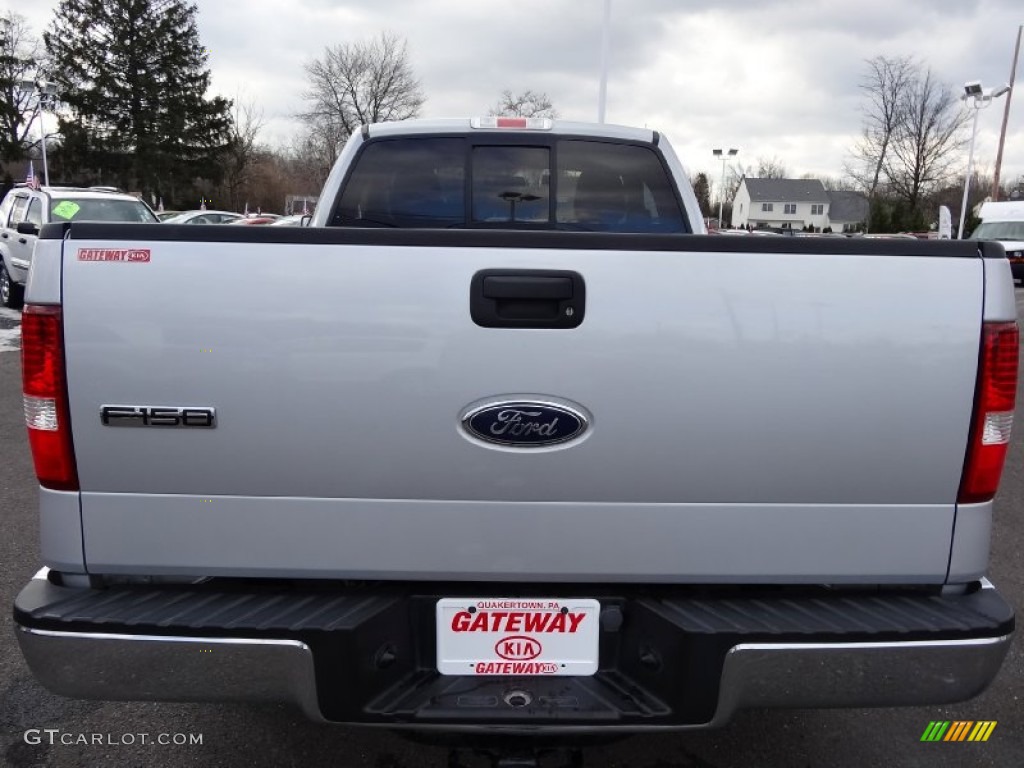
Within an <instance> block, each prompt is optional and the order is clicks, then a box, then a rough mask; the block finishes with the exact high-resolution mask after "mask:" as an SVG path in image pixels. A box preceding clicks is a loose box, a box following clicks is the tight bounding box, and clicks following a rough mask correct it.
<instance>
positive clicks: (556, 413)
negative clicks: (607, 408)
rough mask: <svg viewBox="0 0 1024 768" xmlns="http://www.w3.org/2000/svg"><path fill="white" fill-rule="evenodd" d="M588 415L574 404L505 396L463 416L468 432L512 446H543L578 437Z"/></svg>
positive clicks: (464, 426)
mask: <svg viewBox="0 0 1024 768" xmlns="http://www.w3.org/2000/svg"><path fill="white" fill-rule="evenodd" d="M588 425H589V424H588V421H587V417H586V416H584V415H583V413H582V412H580V411H578V410H576V409H575V408H570V407H568V406H565V405H559V404H558V403H551V402H542V401H537V400H505V401H498V402H490V403H487V404H486V405H482V406H479V407H476V408H473V409H472V410H470V411H469V412H468V413H466V414H465V415H464V416H463V417H462V427H463V429H465V430H466V432H468V433H469V434H470V435H472V436H473V437H475V438H477V439H478V440H483V441H485V442H488V443H496V444H498V445H506V446H510V447H514V448H542V447H544V446H546V445H554V444H556V443H564V442H566V441H569V440H573V439H575V438H577V437H580V436H581V435H582V434H583V433H584V432H586V430H587V427H588Z"/></svg>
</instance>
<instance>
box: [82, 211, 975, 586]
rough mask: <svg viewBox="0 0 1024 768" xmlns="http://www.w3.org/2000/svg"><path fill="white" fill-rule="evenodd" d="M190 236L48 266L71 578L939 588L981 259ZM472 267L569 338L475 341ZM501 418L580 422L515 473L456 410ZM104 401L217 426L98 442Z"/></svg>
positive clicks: (529, 453) (518, 462) (135, 432)
mask: <svg viewBox="0 0 1024 768" xmlns="http://www.w3.org/2000/svg"><path fill="white" fill-rule="evenodd" d="M108 229H110V228H108ZM147 229H152V228H147ZM210 229H211V228H207V227H192V228H189V235H187V237H188V238H189V239H188V240H182V239H178V240H171V239H166V240H165V239H163V238H162V237H161V238H159V239H154V240H152V241H145V242H139V241H138V240H133V241H131V242H121V243H116V244H115V245H116V246H117V247H127V248H131V249H138V250H145V251H149V252H150V255H149V258H148V260H138V261H134V262H131V261H92V260H82V259H80V258H79V253H80V251H81V250H82V249H89V248H101V249H102V248H111V247H112V246H111V242H110V240H109V239H99V238H98V237H96V239H70V240H68V241H66V242H65V245H64V266H63V269H64V274H63V306H64V322H65V338H66V348H67V370H68V374H67V375H68V380H69V391H70V398H71V402H70V406H71V415H72V426H73V438H74V444H75V447H76V457H77V462H78V472H79V477H80V481H81V488H82V497H81V498H82V523H83V530H84V537H85V556H86V560H87V563H88V566H89V568H90V570H93V571H95V572H107V573H118V572H132V573H137V572H146V573H152V574H203V575H214V574H236V575H266V576H324V577H327V576H331V577H348V578H363V577H381V578H416V579H448V578H451V579H480V580H488V579H497V578H503V579H504V578H515V579H520V580H570V579H573V580H624V579H626V580H637V581H639V580H646V581H705V582H706V581H743V582H751V581H755V582H757V581H759V582H776V583H783V582H813V581H819V580H821V579H822V578H825V577H827V578H828V580H829V581H831V582H869V581H870V582H875V583H879V582H885V581H891V582H904V583H910V582H939V581H942V580H943V578H944V577H945V572H946V568H947V564H948V561H949V554H950V541H951V534H952V526H953V521H954V514H955V505H956V495H957V488H958V484H959V480H960V475H961V469H962V466H963V462H964V453H965V449H966V443H967V435H968V429H969V424H970V419H971V407H972V403H973V400H974V388H975V375H976V368H977V359H978V344H979V332H980V324H981V318H982V302H983V263H982V260H981V259H978V258H973V259H972V258H952V257H950V258H935V257H927V256H921V255H899V254H891V253H890V254H888V255H861V254H857V253H842V252H840V253H836V252H833V253H817V252H815V251H814V250H813V248H812V247H811V246H809V245H807V244H806V243H817V242H824V241H806V243H805V242H802V241H797V242H795V243H794V244H793V246H792V249H791V252H783V249H781V248H779V247H778V246H776V247H774V250H776V251H779V252H776V253H766V252H763V251H757V250H755V249H756V248H757V246H758V245H759V243H757V242H750V241H756V240H760V238H749V239H744V241H743V242H737V244H736V246H735V249H732V250H722V249H721V246H716V248H717V250H716V251H715V252H711V249H709V247H708V244H709V243H710V241H712V240H714V238H706V237H699V236H694V237H677V238H675V239H674V242H675V243H676V245H674V246H672V247H673V248H677V249H678V250H663V249H662V246H658V247H648V246H646V245H645V243H651V244H653V243H655V242H662V241H663V240H664V238H645V237H643V236H640V237H632V236H623V237H620V238H618V239H617V240H613V242H615V243H618V244H620V245H618V246H617V247H614V248H611V247H604V248H601V249H594V248H592V247H591V246H590V245H589V243H588V244H587V245H586V247H573V242H574V241H573V239H572V238H571V237H567V238H559V239H558V240H557V244H558V247H501V245H500V244H499V243H498V241H497V240H496V239H495V238H494V237H488V236H486V235H484V236H479V233H477V236H472V233H451V236H450V242H449V241H444V240H442V239H439V238H434V239H433V240H431V241H427V240H424V241H422V242H417V241H416V239H415V237H412V236H409V237H406V238H405V240H402V238H401V237H399V236H398V233H385V232H378V233H377V234H380V235H381V238H380V239H381V240H382V241H384V242H382V243H379V244H369V243H366V242H360V240H366V239H367V238H366V233H365V232H364V233H362V234H361V235H360V236H359V237H349V236H346V235H345V234H344V233H339V232H327V233H316V237H315V238H314V237H307V238H306V239H305V240H302V239H301V235H302V233H297V234H295V235H291V234H289V235H288V236H287V237H286V236H283V235H281V236H276V237H277V239H279V240H281V239H287V238H291V240H292V241H291V242H259V241H257V240H256V239H255V236H253V235H245V236H238V237H237V240H238V241H234V242H233V241H231V240H232V238H235V237H236V236H234V235H228V234H226V233H224V232H223V231H219V232H218V234H217V237H216V240H218V241H219V242H215V241H214V238H213V237H212V236H211V235H210ZM99 231H100V230H98V229H90V228H89V227H84V228H82V230H81V232H83V234H85V235H86V236H87V237H88V236H89V233H90V232H99ZM139 231H140V230H139V229H138V228H129V232H128V233H125V234H124V235H123V237H125V238H127V237H132V236H133V235H134V236H137V233H138V232H139ZM307 234H309V235H312V234H313V233H307ZM409 234H410V233H404V235H405V236H408V235H409ZM413 234H415V233H413ZM467 234H469V235H471V236H469V237H463V235H467ZM493 234H501V233H487V235H493ZM504 234H507V233H504ZM518 234H523V235H529V233H518ZM72 235H74V231H73V232H72ZM93 236H94V237H95V235H93ZM584 237H585V236H584ZM631 237H632V239H630V238H631ZM204 238H208V239H204ZM388 238H390V240H391V241H392V242H390V243H389V242H387V240H388ZM507 239H508V240H509V241H510V242H512V243H515V242H518V240H519V238H511V237H510V238H507ZM242 240H245V241H244V242H243V241H242ZM588 240H589V239H588ZM737 240H738V239H737ZM405 241H408V242H405ZM402 242H405V244H400V243H402ZM523 242H524V243H525V242H526V239H525V238H523ZM581 242H582V241H581ZM606 242H607V239H606ZM430 243H433V244H430ZM846 250H849V249H846ZM911 253H913V251H911ZM491 268H502V269H510V270H531V269H557V270H572V271H575V272H577V273H579V275H581V276H582V278H583V280H584V281H585V283H586V315H585V320H584V321H583V323H582V324H581V325H580V326H579V327H577V328H574V329H565V330H554V329H522V328H484V327H480V326H478V325H476V324H475V323H474V322H473V320H472V319H471V317H470V311H469V295H470V283H471V281H472V278H473V276H474V274H476V273H477V272H478V271H480V270H483V269H491ZM506 397H507V398H508V399H514V398H523V399H529V398H534V399H536V398H551V399H554V400H556V401H559V402H566V403H569V404H572V405H574V406H578V407H580V408H581V409H582V410H583V411H584V412H585V413H586V414H588V415H589V416H590V418H591V420H592V423H591V427H590V429H589V431H588V432H587V433H586V435H585V436H584V437H583V438H582V439H580V440H578V441H575V442H571V443H567V444H565V445H563V446H555V447H550V448H544V449H533V450H515V449H508V448H500V447H493V446H487V445H485V444H482V443H480V442H477V441H474V440H473V439H471V438H470V437H468V436H467V435H466V433H465V432H464V431H463V430H462V429H461V426H460V417H461V416H462V415H463V414H464V413H465V411H466V409H467V407H468V406H470V405H471V404H473V403H476V402H481V401H484V400H486V399H488V398H498V399H501V398H506ZM105 404H132V405H148V406H196V407H212V408H215V409H216V419H217V422H216V427H215V428H214V429H173V428H112V427H110V426H104V425H103V424H102V423H101V419H100V408H101V406H102V405H105Z"/></svg>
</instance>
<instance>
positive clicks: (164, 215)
mask: <svg viewBox="0 0 1024 768" xmlns="http://www.w3.org/2000/svg"><path fill="white" fill-rule="evenodd" d="M180 213H181V211H157V212H156V217H157V218H158V219H160V221H167V220H168V219H169V218H171V217H172V216H177V215H179V214H180Z"/></svg>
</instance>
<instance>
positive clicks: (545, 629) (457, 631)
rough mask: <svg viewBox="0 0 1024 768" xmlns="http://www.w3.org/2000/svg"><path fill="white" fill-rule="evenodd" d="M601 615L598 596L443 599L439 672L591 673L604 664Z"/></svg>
mask: <svg viewBox="0 0 1024 768" xmlns="http://www.w3.org/2000/svg"><path fill="white" fill-rule="evenodd" d="M600 617H601V604H600V603H599V602H598V601H597V600H595V599H593V598H558V597H552V598H548V597H539V598H491V597H445V598H441V599H439V600H438V601H437V609H436V618H437V660H436V661H437V671H438V672H439V673H440V674H442V675H472V676H516V677H536V676H545V677H550V676H564V677H587V676H590V675H593V674H595V673H596V672H597V668H598V652H599V645H600V643H599V640H600Z"/></svg>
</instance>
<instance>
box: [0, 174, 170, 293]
mask: <svg viewBox="0 0 1024 768" xmlns="http://www.w3.org/2000/svg"><path fill="white" fill-rule="evenodd" d="M60 221H68V222H70V221H119V222H135V223H150V224H152V223H154V222H157V221H159V219H157V216H156V214H155V213H153V210H152V209H151V208H150V207H149V206H148V205H146V204H145V203H144V202H142V201H141V200H139V199H138V198H137V197H133V196H132V195H129V194H126V193H124V192H120V191H116V190H114V188H112V187H42V188H40V189H35V188H33V187H30V186H29V185H27V184H20V185H18V186H15V187H14V188H13V189H12V190H11V191H10V192H8V193H7V195H6V196H5V197H4V199H3V202H2V203H0V304H3V306H5V307H13V308H17V307H20V306H21V298H22V293H23V291H24V287H25V281H26V280H27V279H28V268H29V265H30V264H31V263H32V250H33V248H35V244H36V240H37V238H38V235H39V230H40V229H41V228H42V227H43V225H44V224H50V223H53V222H60Z"/></svg>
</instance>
